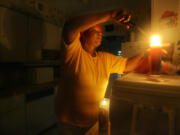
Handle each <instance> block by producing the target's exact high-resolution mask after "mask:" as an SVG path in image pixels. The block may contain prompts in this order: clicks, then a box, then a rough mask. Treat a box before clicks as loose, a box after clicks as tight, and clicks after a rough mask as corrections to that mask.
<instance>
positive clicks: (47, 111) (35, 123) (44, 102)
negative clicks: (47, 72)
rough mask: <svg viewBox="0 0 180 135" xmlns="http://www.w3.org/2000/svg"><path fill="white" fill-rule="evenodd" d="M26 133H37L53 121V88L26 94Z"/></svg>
mask: <svg viewBox="0 0 180 135" xmlns="http://www.w3.org/2000/svg"><path fill="white" fill-rule="evenodd" d="M27 122H28V135H37V134H39V133H40V132H42V131H44V130H46V129H47V128H49V127H50V126H52V125H53V124H54V123H55V114H54V94H53V89H49V90H47V91H46V90H44V91H43V92H40V93H33V94H30V95H28V100H27Z"/></svg>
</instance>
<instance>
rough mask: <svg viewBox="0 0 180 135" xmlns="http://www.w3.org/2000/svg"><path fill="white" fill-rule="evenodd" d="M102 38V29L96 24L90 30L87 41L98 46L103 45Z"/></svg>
mask: <svg viewBox="0 0 180 135" xmlns="http://www.w3.org/2000/svg"><path fill="white" fill-rule="evenodd" d="M101 40H102V31H101V30H100V28H99V27H97V26H94V27H92V28H90V29H89V30H88V34H87V37H86V41H87V43H88V45H90V46H91V47H92V46H93V47H94V48H96V47H98V46H100V45H101Z"/></svg>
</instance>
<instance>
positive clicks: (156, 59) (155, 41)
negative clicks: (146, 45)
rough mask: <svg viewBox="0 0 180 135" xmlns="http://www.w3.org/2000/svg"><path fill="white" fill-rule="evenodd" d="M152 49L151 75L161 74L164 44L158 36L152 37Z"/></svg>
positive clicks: (150, 60) (150, 59) (150, 58)
mask: <svg viewBox="0 0 180 135" xmlns="http://www.w3.org/2000/svg"><path fill="white" fill-rule="evenodd" d="M150 47H151V48H150V57H149V65H150V73H152V74H159V73H160V70H161V52H162V48H161V47H162V43H161V40H160V37H159V36H158V35H154V36H152V37H151V44H150Z"/></svg>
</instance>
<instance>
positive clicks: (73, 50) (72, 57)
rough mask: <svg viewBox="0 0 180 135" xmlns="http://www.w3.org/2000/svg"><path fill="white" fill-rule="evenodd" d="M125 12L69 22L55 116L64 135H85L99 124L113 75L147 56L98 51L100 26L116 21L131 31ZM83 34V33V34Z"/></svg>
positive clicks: (65, 36) (83, 17) (131, 68)
mask: <svg viewBox="0 0 180 135" xmlns="http://www.w3.org/2000/svg"><path fill="white" fill-rule="evenodd" d="M130 19H131V16H130V15H129V14H128V12H127V11H126V10H124V9H118V10H111V11H106V12H100V13H91V14H86V15H81V16H78V17H74V18H72V19H69V20H68V21H66V23H65V25H64V28H63V34H62V36H63V46H62V48H61V51H62V52H61V55H62V56H61V58H62V61H61V66H62V67H61V72H62V74H61V80H60V82H59V89H58V91H57V94H56V101H55V103H56V105H55V108H56V115H57V117H58V119H59V124H60V129H59V130H60V134H61V135H85V134H86V132H87V131H88V130H89V129H90V128H91V127H92V126H93V125H94V124H95V123H96V121H97V118H98V105H99V101H100V100H101V99H102V98H104V95H105V91H106V87H107V84H108V79H109V76H110V74H111V73H120V74H123V73H124V72H129V71H133V70H134V69H135V67H136V66H137V64H138V63H139V61H140V60H141V59H142V58H143V56H144V54H140V55H138V56H136V57H133V58H130V59H127V58H122V57H118V56H115V55H113V54H110V53H106V52H96V48H97V47H98V46H100V44H101V40H102V30H101V28H100V26H99V25H98V24H100V23H103V22H106V21H113V22H116V23H119V24H120V25H122V26H124V27H126V28H129V25H128V22H129V21H130ZM82 33H83V34H82Z"/></svg>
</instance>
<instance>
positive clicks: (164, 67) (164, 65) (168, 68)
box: [161, 61, 177, 74]
mask: <svg viewBox="0 0 180 135" xmlns="http://www.w3.org/2000/svg"><path fill="white" fill-rule="evenodd" d="M176 71H177V68H176V66H175V65H173V64H171V63H169V62H164V61H162V62H161V73H162V74H176Z"/></svg>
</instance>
